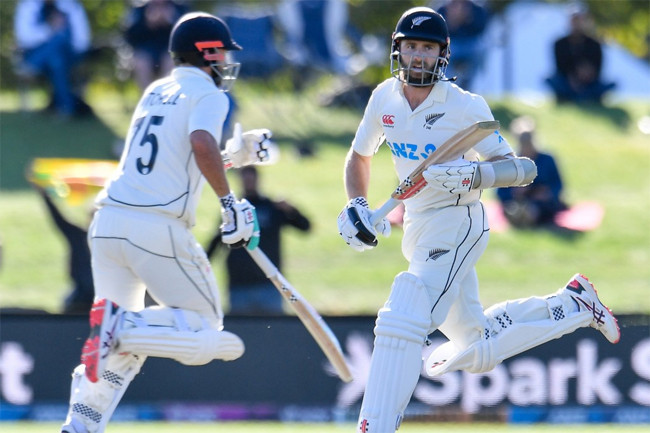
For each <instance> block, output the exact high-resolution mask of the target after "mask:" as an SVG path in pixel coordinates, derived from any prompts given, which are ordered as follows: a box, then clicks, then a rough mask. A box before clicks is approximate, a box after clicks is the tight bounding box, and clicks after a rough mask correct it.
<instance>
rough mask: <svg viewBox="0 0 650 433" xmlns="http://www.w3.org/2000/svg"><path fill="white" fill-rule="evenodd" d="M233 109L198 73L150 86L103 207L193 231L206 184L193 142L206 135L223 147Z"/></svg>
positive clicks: (185, 72)
mask: <svg viewBox="0 0 650 433" xmlns="http://www.w3.org/2000/svg"><path fill="white" fill-rule="evenodd" d="M229 104H230V102H229V101H228V98H227V97H226V95H225V94H223V92H221V91H220V90H219V89H218V88H217V87H216V85H215V84H214V82H213V81H212V78H211V77H210V76H209V75H208V74H206V73H205V72H203V71H201V70H200V69H198V68H194V67H177V68H175V69H174V70H173V71H172V72H171V74H170V75H169V76H168V77H165V78H162V79H160V80H157V81H155V82H153V83H152V84H151V85H149V87H147V89H146V90H145V91H144V93H143V95H142V98H141V99H140V102H139V103H138V106H137V107H136V109H135V112H134V113H133V117H132V119H131V126H130V128H129V132H128V134H127V137H126V145H125V148H124V152H123V153H122V158H121V160H120V163H119V166H118V169H117V171H116V173H115V175H114V176H113V178H112V179H111V181H110V182H109V183H108V185H107V186H106V188H105V189H104V190H102V192H100V194H99V196H98V197H97V204H98V205H99V206H123V207H127V208H130V209H137V210H141V211H145V212H156V213H159V214H164V215H165V216H168V217H171V218H175V219H179V220H183V221H185V222H186V223H187V224H188V226H193V225H194V222H195V212H196V206H197V203H198V200H199V198H200V195H201V190H202V188H203V184H204V183H205V179H204V178H203V175H202V174H201V172H200V170H199V168H198V166H197V164H196V161H195V159H194V153H193V152H192V145H191V143H190V138H189V137H190V134H191V133H192V132H193V131H197V130H204V131H207V132H209V133H210V134H212V135H213V136H214V138H215V140H217V143H219V142H220V140H221V133H222V128H223V123H224V121H225V119H226V115H227V113H228V109H229Z"/></svg>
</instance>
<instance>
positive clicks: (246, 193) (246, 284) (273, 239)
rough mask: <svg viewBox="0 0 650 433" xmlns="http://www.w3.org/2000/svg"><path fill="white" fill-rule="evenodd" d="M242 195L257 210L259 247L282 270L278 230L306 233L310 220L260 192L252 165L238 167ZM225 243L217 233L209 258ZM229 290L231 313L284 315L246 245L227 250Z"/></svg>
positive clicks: (284, 202) (283, 203)
mask: <svg viewBox="0 0 650 433" xmlns="http://www.w3.org/2000/svg"><path fill="white" fill-rule="evenodd" d="M240 175H241V181H242V188H243V193H242V198H245V199H247V200H248V201H249V202H250V203H251V204H252V205H253V206H254V207H255V212H257V219H258V221H259V224H260V233H262V235H261V236H260V244H259V247H260V248H261V249H262V251H264V253H265V254H266V255H267V256H268V257H269V259H271V261H272V262H273V263H274V264H275V265H276V267H277V268H278V269H279V270H282V251H281V236H280V235H281V233H280V232H281V229H282V228H283V227H284V226H292V227H295V228H297V229H298V230H301V231H304V232H307V231H309V230H310V228H311V223H310V221H309V219H307V217H305V216H304V215H303V214H302V213H301V212H300V211H299V210H298V209H296V208H295V207H294V206H292V205H291V204H289V203H287V202H286V201H284V200H272V199H270V198H268V197H266V196H264V195H263V194H262V193H261V192H260V191H259V188H258V186H259V177H258V172H257V169H256V168H255V167H254V166H246V167H243V168H241V169H240ZM220 245H224V244H223V243H222V242H221V233H220V232H219V233H218V234H217V235H216V236H215V237H214V238H213V239H212V241H211V242H210V245H209V246H208V247H207V248H206V253H207V254H208V257H212V256H213V255H214V253H215V251H216V249H217V248H218V247H219V246H220ZM226 267H227V269H228V291H229V295H230V314H275V315H279V314H284V310H283V307H282V296H281V295H280V294H279V293H278V291H277V289H276V288H275V286H273V283H271V281H269V279H268V278H266V276H265V275H264V272H262V270H261V269H260V268H259V267H258V266H257V265H256V264H255V262H254V261H253V259H251V257H250V256H249V255H248V252H246V249H245V248H237V249H228V258H227V259H226Z"/></svg>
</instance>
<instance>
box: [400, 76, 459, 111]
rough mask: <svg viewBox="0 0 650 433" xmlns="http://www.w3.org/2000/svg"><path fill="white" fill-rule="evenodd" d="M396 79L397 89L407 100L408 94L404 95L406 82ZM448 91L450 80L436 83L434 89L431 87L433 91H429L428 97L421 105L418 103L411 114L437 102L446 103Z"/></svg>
mask: <svg viewBox="0 0 650 433" xmlns="http://www.w3.org/2000/svg"><path fill="white" fill-rule="evenodd" d="M395 81H396V83H395V84H394V85H395V86H397V91H398V92H399V94H400V95H402V98H404V100H406V96H404V87H403V85H404V83H403V82H401V81H399V80H395ZM447 93H449V82H447V81H438V82H437V83H436V84H434V86H433V89H431V92H429V95H428V96H427V97H426V99H425V100H424V101H423V102H422V103H421V104H420V105H418V106H417V108H416V109H415V110H413V112H412V113H411V114H415V113H417V112H419V111H421V110H423V109H425V108H429V107H431V106H432V105H433V104H435V103H438V104H444V103H445V101H447Z"/></svg>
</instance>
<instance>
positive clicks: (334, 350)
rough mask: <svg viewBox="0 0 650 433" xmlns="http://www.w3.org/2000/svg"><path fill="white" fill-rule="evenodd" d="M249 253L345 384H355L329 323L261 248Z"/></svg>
mask: <svg viewBox="0 0 650 433" xmlns="http://www.w3.org/2000/svg"><path fill="white" fill-rule="evenodd" d="M246 251H248V254H250V256H251V257H252V259H253V260H254V261H255V263H257V266H259V267H260V269H261V270H262V271H263V272H264V275H266V277H267V278H268V279H269V280H271V282H272V283H273V285H274V286H275V287H276V288H277V289H278V291H279V292H280V294H281V295H282V296H283V297H284V299H286V300H287V301H288V302H289V305H291V308H293V310H294V311H295V312H296V315H297V316H298V318H299V319H300V321H301V322H302V323H303V325H305V327H306V328H307V330H308V331H309V333H310V334H311V336H312V337H313V338H314V340H316V343H318V345H319V346H320V348H321V350H322V351H323V353H324V354H325V356H326V357H327V359H328V360H329V362H330V363H331V364H332V365H333V366H334V369H335V370H336V373H337V374H338V376H339V377H340V378H341V380H342V381H344V382H351V381H352V379H353V377H352V374H351V373H350V368H349V367H348V364H347V362H346V361H345V358H344V356H343V352H342V351H341V345H340V344H339V341H338V339H337V338H336V336H335V335H334V333H333V332H332V330H331V329H330V327H329V326H327V323H325V320H323V318H322V317H321V316H320V314H318V312H317V311H316V309H315V308H314V307H312V306H311V304H309V302H307V301H306V300H305V298H303V297H302V296H301V295H300V293H298V291H297V290H296V289H295V288H294V287H293V286H292V285H291V284H290V283H289V282H288V281H287V279H286V278H284V276H283V275H282V274H281V273H280V271H279V270H278V268H277V267H276V266H275V265H274V264H273V262H272V261H271V260H270V259H269V258H268V257H267V256H266V254H264V252H263V251H262V250H261V249H260V248H255V249H253V250H249V249H246Z"/></svg>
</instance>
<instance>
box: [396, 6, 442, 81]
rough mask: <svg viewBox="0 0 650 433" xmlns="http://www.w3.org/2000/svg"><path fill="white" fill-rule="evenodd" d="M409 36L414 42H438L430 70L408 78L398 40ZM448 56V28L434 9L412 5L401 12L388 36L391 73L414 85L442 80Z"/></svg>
mask: <svg viewBox="0 0 650 433" xmlns="http://www.w3.org/2000/svg"><path fill="white" fill-rule="evenodd" d="M402 39H413V40H418V41H429V42H437V43H438V44H440V55H439V56H438V58H437V60H436V63H435V65H434V67H433V69H431V70H430V71H427V73H426V74H422V76H421V77H419V78H416V79H414V78H412V77H411V73H410V72H411V71H410V65H404V64H402V59H401V54H400V41H401V40H402ZM450 55H451V50H450V41H449V29H448V28H447V22H446V21H445V19H444V18H443V16H442V15H440V14H439V13H438V12H436V11H434V10H433V9H431V8H427V7H415V8H411V9H409V10H407V11H406V12H404V14H402V16H401V17H400V19H399V21H397V25H396V26H395V31H394V32H393V36H392V46H391V54H390V59H391V73H392V74H393V76H395V77H396V78H398V79H399V80H401V81H404V82H406V83H407V84H411V85H415V86H430V85H432V84H435V82H437V81H439V80H441V79H444V77H445V71H446V70H447V65H448V64H449V57H450Z"/></svg>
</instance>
